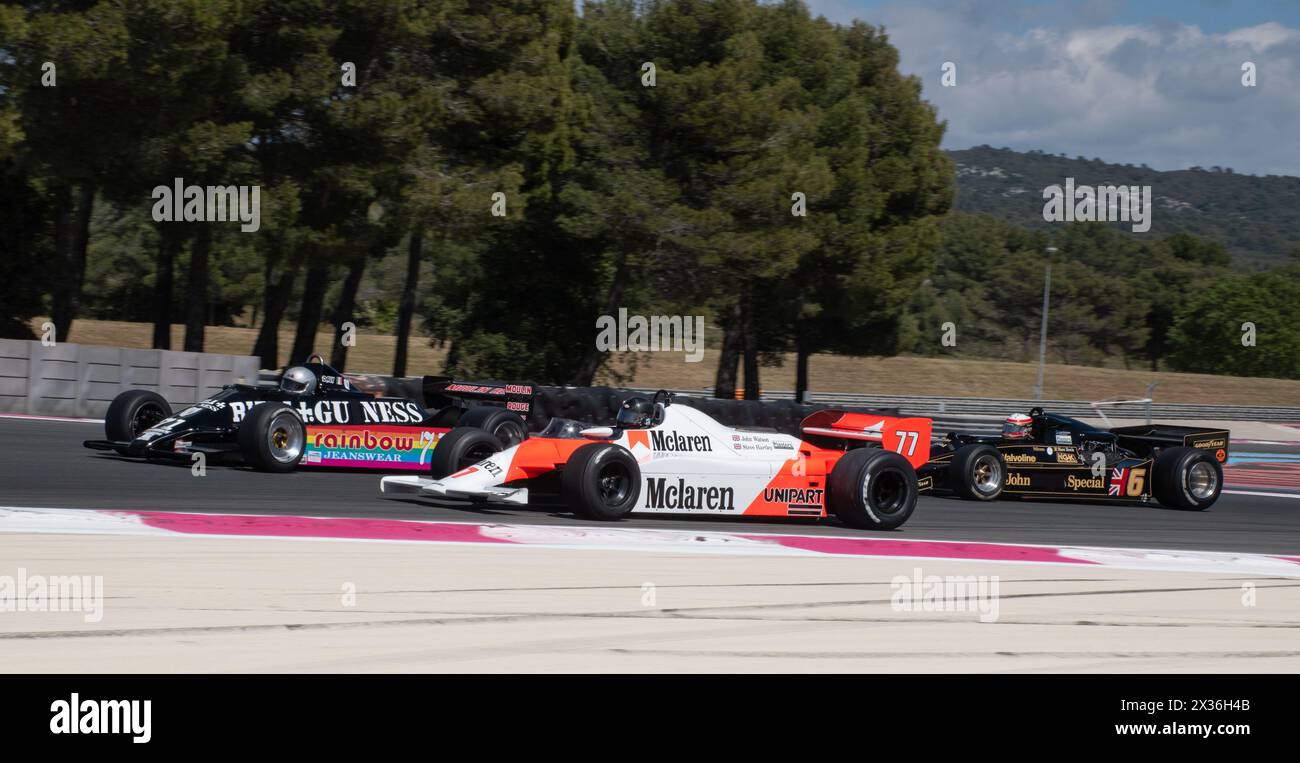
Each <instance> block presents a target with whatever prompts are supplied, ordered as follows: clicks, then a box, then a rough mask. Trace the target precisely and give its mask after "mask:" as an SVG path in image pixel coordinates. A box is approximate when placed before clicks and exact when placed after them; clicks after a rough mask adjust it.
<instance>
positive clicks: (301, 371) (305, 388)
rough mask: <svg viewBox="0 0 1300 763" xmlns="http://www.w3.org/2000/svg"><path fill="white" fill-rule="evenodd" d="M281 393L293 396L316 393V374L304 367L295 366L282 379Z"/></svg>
mask: <svg viewBox="0 0 1300 763" xmlns="http://www.w3.org/2000/svg"><path fill="white" fill-rule="evenodd" d="M280 391H281V392H288V393H289V394H291V395H310V394H311V393H312V392H315V391H316V374H314V373H312V372H311V369H309V368H304V367H303V366H294V367H293V368H290V369H289V370H287V371H285V372H284V376H282V377H280Z"/></svg>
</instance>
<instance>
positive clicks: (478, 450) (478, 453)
mask: <svg viewBox="0 0 1300 763" xmlns="http://www.w3.org/2000/svg"><path fill="white" fill-rule="evenodd" d="M496 452H497V449H496V448H494V447H492V445H491V444H489V443H486V442H476V443H474V444H472V445H470V446H469V447H468V448H466V449H465V452H464V453H463V454H462V455H461V457H460V461H459V462H458V464H457V465H458V466H459V467H460V468H461V469H464V468H466V467H468V466H473V465H474V464H477V463H478V462H479V461H485V460H487V459H489V458H491V457H492V456H493V454H495V453H496Z"/></svg>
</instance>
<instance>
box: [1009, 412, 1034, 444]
mask: <svg viewBox="0 0 1300 763" xmlns="http://www.w3.org/2000/svg"><path fill="white" fill-rule="evenodd" d="M1033 426H1034V420H1033V419H1031V418H1029V417H1028V416H1026V415H1025V414H1023V413H1013V414H1011V415H1010V416H1008V417H1007V420H1006V421H1004V422H1002V436H1003V437H1009V438H1011V439H1020V438H1024V437H1028V436H1029V430H1030V429H1032V428H1033Z"/></svg>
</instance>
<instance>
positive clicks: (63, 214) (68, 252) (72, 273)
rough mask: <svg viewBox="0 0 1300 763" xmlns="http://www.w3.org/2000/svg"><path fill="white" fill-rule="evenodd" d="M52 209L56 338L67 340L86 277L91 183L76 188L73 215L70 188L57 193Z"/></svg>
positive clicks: (93, 193)
mask: <svg viewBox="0 0 1300 763" xmlns="http://www.w3.org/2000/svg"><path fill="white" fill-rule="evenodd" d="M58 195H59V200H58V201H57V205H58V206H57V207H56V211H55V218H54V219H55V223H54V224H55V236H54V241H55V251H56V256H57V257H58V267H59V274H58V276H57V277H56V278H55V281H54V289H53V293H52V294H51V297H52V299H51V302H52V305H51V312H52V316H51V317H52V319H53V321H54V333H55V339H56V341H60V342H66V341H68V334H69V333H70V332H71V331H72V321H73V320H74V319H75V318H76V317H77V312H78V311H79V309H80V307H81V286H82V283H83V282H84V281H85V278H86V247H87V245H88V244H89V243H90V215H91V212H93V211H94V208H95V185H94V184H93V183H82V184H81V187H80V188H79V189H78V191H77V208H76V216H75V218H73V212H72V208H71V207H72V200H71V190H70V189H64V190H62V191H61V192H60V193H59V194H58Z"/></svg>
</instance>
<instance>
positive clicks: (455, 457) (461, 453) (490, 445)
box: [429, 426, 504, 480]
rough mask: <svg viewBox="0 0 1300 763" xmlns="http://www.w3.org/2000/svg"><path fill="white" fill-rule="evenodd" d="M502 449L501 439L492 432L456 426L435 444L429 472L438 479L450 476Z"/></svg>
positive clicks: (430, 458)
mask: <svg viewBox="0 0 1300 763" xmlns="http://www.w3.org/2000/svg"><path fill="white" fill-rule="evenodd" d="M502 450H504V448H502V447H501V441H500V440H498V439H497V438H496V437H495V436H493V435H492V434H490V433H488V432H484V431H483V430H482V429H475V428H474V427H464V426H461V427H456V428H455V429H453V430H451V431H450V432H448V433H447V434H445V435H443V436H442V439H440V440H438V444H437V445H435V446H433V455H432V456H430V457H429V474H430V476H432V477H433V478H434V479H436V480H440V479H442V478H443V477H450V476H451V475H453V474H455V473H456V472H458V471H460V470H461V469H464V468H465V467H467V466H473V465H474V464H477V463H478V462H479V461H482V460H484V459H486V458H491V457H492V455H493V454H494V453H500V452H501V451H502Z"/></svg>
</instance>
